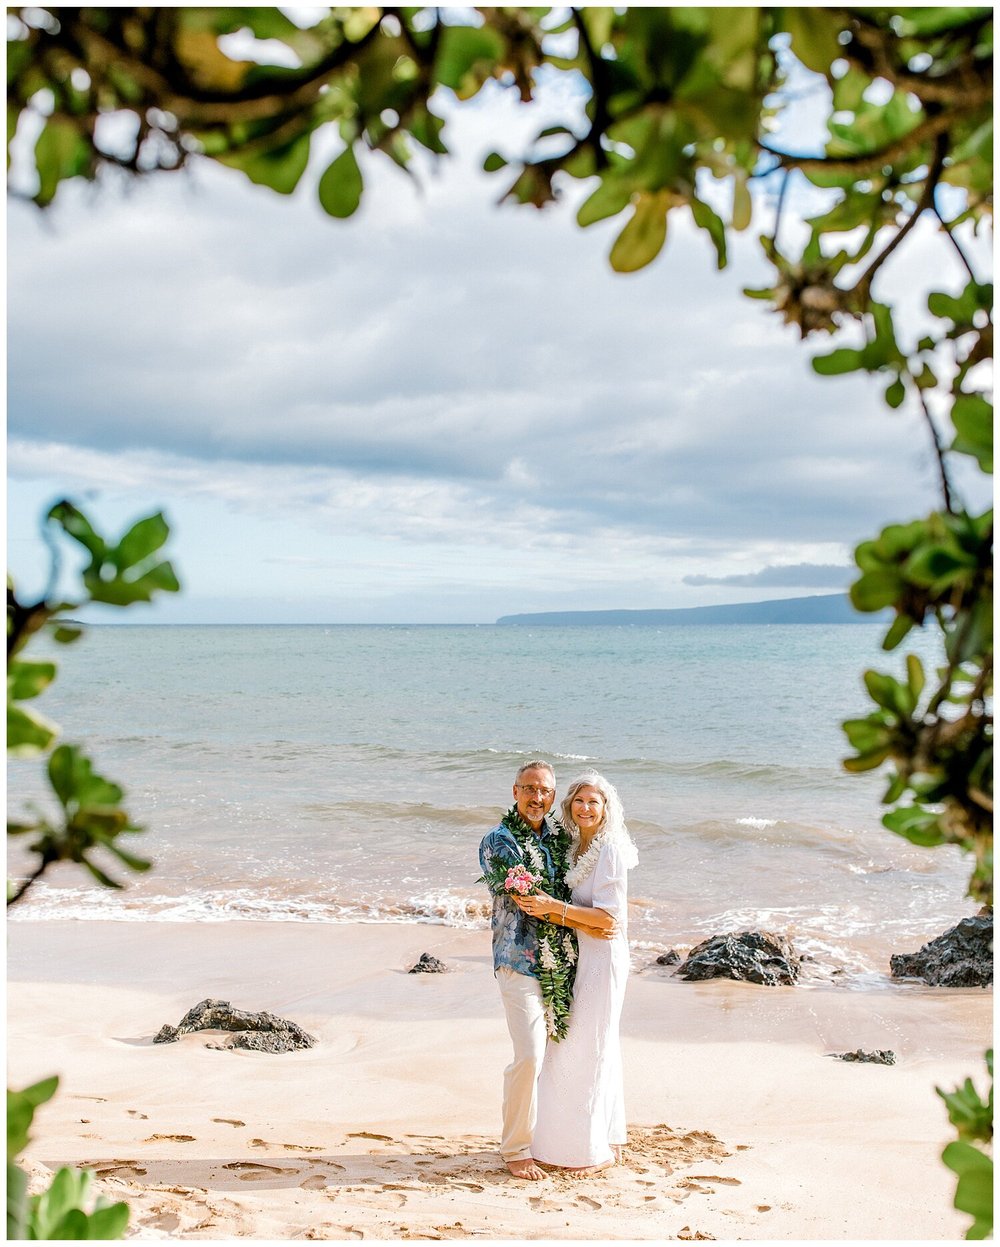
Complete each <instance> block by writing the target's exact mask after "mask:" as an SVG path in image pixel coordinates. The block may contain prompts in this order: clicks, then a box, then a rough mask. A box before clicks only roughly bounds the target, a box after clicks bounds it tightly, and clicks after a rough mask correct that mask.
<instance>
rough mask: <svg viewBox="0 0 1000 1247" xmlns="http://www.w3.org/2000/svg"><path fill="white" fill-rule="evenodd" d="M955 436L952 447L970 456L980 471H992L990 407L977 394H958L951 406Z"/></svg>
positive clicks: (991, 413) (991, 415) (991, 416)
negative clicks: (975, 461) (976, 462)
mask: <svg viewBox="0 0 1000 1247" xmlns="http://www.w3.org/2000/svg"><path fill="white" fill-rule="evenodd" d="M951 420H952V424H954V426H955V432H956V434H957V436H956V437H955V440H954V442H953V443H952V447H951V448H952V450H956V451H958V452H959V453H960V454H963V455H972V456H973V458H975V459H976V460H977V461H978V463H979V466H980V468H982V470H983V471H984V472H989V473H992V471H993V406H992V404H991V403H988V402H987V401H986V399H985V398H984V397H983V396H982V395H981V394H960V395H959V396H958V398H956V399H955V403H954V405H953V407H952V409H951Z"/></svg>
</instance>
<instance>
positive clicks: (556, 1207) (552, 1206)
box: [528, 1195, 563, 1212]
mask: <svg viewBox="0 0 1000 1247" xmlns="http://www.w3.org/2000/svg"><path fill="white" fill-rule="evenodd" d="M528 1204H529V1206H530V1207H531V1208H534V1209H535V1211H536V1212H562V1211H563V1205H562V1204H560V1203H557V1202H556V1200H554V1199H546V1197H545V1196H544V1195H532V1196H531V1197H530V1198H529V1199H528Z"/></svg>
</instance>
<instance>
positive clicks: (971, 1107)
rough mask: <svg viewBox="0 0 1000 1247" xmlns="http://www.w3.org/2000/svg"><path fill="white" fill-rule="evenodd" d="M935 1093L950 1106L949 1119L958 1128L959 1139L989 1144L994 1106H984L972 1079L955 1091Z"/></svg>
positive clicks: (937, 1090) (968, 1079) (939, 1089)
mask: <svg viewBox="0 0 1000 1247" xmlns="http://www.w3.org/2000/svg"><path fill="white" fill-rule="evenodd" d="M934 1089H935V1091H936V1092H937V1093H938V1095H939V1096H940V1097H941V1099H942V1100H944V1102H945V1104H946V1105H947V1106H948V1119H949V1121H950V1122H951V1124H952V1125H953V1126H955V1127H956V1129H957V1130H958V1133H959V1137H960V1138H962V1139H964V1140H965V1141H966V1142H970V1141H972V1140H975V1139H982V1140H983V1141H984V1142H988V1141H989V1139H990V1138H991V1136H992V1125H993V1111H992V1106H991V1105H989V1104H984V1103H983V1101H982V1100H981V1099H980V1098H979V1092H978V1091H977V1090H976V1088H975V1086H974V1085H973V1082H972V1079H971V1078H967V1079H966V1080H965V1082H964V1084H963V1085H962V1086H961V1087H957V1088H956V1089H955V1090H954V1091H942V1090H941V1088H940V1087H935V1088H934Z"/></svg>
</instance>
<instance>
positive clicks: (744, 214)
mask: <svg viewBox="0 0 1000 1247" xmlns="http://www.w3.org/2000/svg"><path fill="white" fill-rule="evenodd" d="M752 219H753V200H752V199H751V197H750V187H749V186H748V185H747V179H746V176H745V175H744V174H742V173H737V174H736V176H735V177H734V179H733V229H734V230H737V231H740V230H745V229H749V227H750V222H751V220H752Z"/></svg>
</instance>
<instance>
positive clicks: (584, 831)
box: [479, 761, 638, 1180]
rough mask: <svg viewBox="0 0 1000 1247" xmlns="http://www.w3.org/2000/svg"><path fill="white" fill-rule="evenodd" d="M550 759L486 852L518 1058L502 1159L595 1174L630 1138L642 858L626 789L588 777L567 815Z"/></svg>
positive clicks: (529, 771)
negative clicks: (627, 1035)
mask: <svg viewBox="0 0 1000 1247" xmlns="http://www.w3.org/2000/svg"><path fill="white" fill-rule="evenodd" d="M555 790H556V779H555V772H554V771H553V769H552V767H551V766H550V765H549V763H548V762H543V761H533V762H527V763H525V765H524V766H522V767H521V769H520V770H519V771H518V773H517V775H516V777H515V779H514V805H513V806H512V807H511V809H509V810H508V811H507V813H506V814H505V815H504V817H503V819H502V820H501V822H500V825H499V827H496V828H495V829H494V830H493V831H491V832H490V833H489V834H488V835H487V836H486V837H485V838H484V839H483V842H482V844H481V845H480V849H479V860H480V863H481V865H482V868H483V878H484V880H485V882H486V883H487V885H488V886H489V888H490V891H491V892H492V894H493V923H492V925H493V969H494V973H495V975H496V980H497V984H498V985H499V988H500V995H501V998H502V1000H503V1006H504V1012H505V1013H506V1016H507V1027H508V1029H509V1031H510V1036H511V1040H512V1041H513V1044H514V1059H513V1061H512V1062H511V1064H510V1065H509V1066H508V1067H507V1069H506V1070H505V1071H504V1088H503V1137H502V1139H501V1142H500V1154H501V1156H502V1157H503V1160H504V1162H505V1163H506V1165H507V1168H508V1169H509V1170H510V1172H511V1173H512V1174H513V1175H514V1176H515V1177H517V1178H526V1179H529V1180H531V1179H538V1178H544V1177H545V1173H544V1171H543V1170H542V1169H540V1168H539V1165H538V1163H536V1162H539V1161H540V1162H541V1163H542V1164H546V1165H550V1166H553V1167H555V1168H559V1169H566V1170H573V1171H576V1172H587V1171H589V1170H595V1169H604V1168H606V1167H607V1166H609V1165H613V1164H614V1163H615V1161H616V1160H619V1159H621V1150H622V1147H623V1145H624V1143H625V1105H624V1095H623V1088H622V1060H621V1047H620V1043H619V1038H618V1023H619V1018H620V1017H621V1010H622V1002H623V1000H624V997H625V980H626V978H627V976H628V969H629V948H628V938H627V891H628V884H627V875H628V871H629V869H630V868H631V867H632V866H634V865H635V863H636V861H637V857H638V855H637V853H636V848H635V845H634V844H633V842H632V839H631V837H630V836H629V833H628V830H627V828H626V826H625V818H624V814H623V811H622V804H621V801H620V800H619V797H618V794H617V792H616V791H615V790H614V788H613V787H612V786H611V784H609V783H608V781H607V780H606V779H604V778H603V776H601V775H598V774H597V773H596V772H595V771H587V772H585V773H584V774H583V775H581V776H579V778H577V779H575V780H574V781H573V783H572V784H570V786H569V788H568V790H567V792H566V796H565V797H564V798H563V801H562V818H561V820H558V819H555V818H553V817H552V816H551V814H550V811H551V809H552V806H553V804H554V802H555V795H556V791H555Z"/></svg>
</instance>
